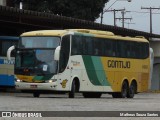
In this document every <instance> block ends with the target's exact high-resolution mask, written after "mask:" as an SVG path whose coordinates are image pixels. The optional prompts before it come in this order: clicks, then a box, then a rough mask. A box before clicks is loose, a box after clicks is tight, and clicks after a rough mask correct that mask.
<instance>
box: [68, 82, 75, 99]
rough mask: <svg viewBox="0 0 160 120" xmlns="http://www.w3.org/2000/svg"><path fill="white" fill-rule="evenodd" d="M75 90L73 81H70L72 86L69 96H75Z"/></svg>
mask: <svg viewBox="0 0 160 120" xmlns="http://www.w3.org/2000/svg"><path fill="white" fill-rule="evenodd" d="M75 92H76V85H75V81H73V82H72V87H71V91H70V92H69V96H68V97H69V98H74V97H75Z"/></svg>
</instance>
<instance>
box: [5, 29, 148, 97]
mask: <svg viewBox="0 0 160 120" xmlns="http://www.w3.org/2000/svg"><path fill="white" fill-rule="evenodd" d="M13 49H16V57H15V76H16V89H18V90H22V91H23V92H24V91H25V92H26V91H27V92H31V93H33V96H34V97H39V96H40V94H41V93H42V92H44V91H46V92H49V91H52V92H53V93H54V92H64V93H68V97H69V98H74V97H75V93H76V92H80V93H82V94H83V96H84V97H85V98H99V97H101V95H102V94H103V93H109V94H111V95H112V96H113V98H133V97H134V95H135V94H136V93H139V92H144V91H147V90H148V83H149V79H150V57H149V42H148V41H147V40H146V39H145V38H144V37H141V36H137V37H134V38H133V37H123V36H118V35H115V34H113V33H112V32H107V31H99V30H90V29H66V30H41V31H31V32H26V33H23V34H22V35H21V36H20V41H19V44H18V46H12V47H10V48H9V49H8V51H7V56H8V59H10V54H11V52H12V50H13Z"/></svg>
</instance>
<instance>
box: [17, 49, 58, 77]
mask: <svg viewBox="0 0 160 120" xmlns="http://www.w3.org/2000/svg"><path fill="white" fill-rule="evenodd" d="M54 52H55V50H53V49H52V50H51V49H48V50H44V49H43V50H42V49H36V50H26V51H25V50H19V51H17V55H16V69H18V68H20V69H28V70H29V71H30V72H32V74H33V73H35V74H39V75H44V74H55V73H56V72H57V62H56V61H55V60H54V59H53V56H54ZM19 72H21V71H19Z"/></svg>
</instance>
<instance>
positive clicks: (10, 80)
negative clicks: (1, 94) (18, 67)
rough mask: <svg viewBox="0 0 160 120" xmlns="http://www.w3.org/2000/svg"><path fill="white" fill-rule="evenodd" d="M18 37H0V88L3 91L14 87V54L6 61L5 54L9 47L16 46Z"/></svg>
mask: <svg viewBox="0 0 160 120" xmlns="http://www.w3.org/2000/svg"><path fill="white" fill-rule="evenodd" d="M18 39H19V37H15V36H0V88H1V89H5V90H6V88H9V87H14V86H15V82H14V81H15V80H14V62H15V60H14V53H12V54H11V60H7V57H6V53H7V50H8V48H9V47H11V46H13V45H17V44H18Z"/></svg>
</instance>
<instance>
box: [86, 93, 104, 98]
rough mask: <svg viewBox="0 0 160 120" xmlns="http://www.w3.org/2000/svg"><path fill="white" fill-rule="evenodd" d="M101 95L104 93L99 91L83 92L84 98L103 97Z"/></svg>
mask: <svg viewBox="0 0 160 120" xmlns="http://www.w3.org/2000/svg"><path fill="white" fill-rule="evenodd" d="M101 95H102V93H99V92H97V93H95V92H93V93H92V92H84V93H83V97H84V98H100V97H101Z"/></svg>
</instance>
